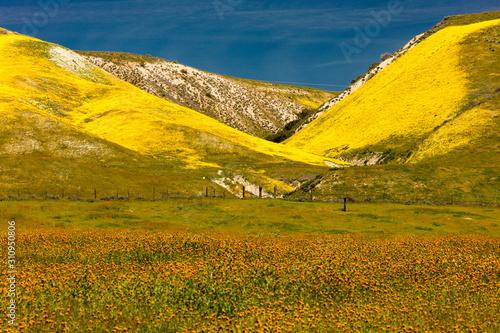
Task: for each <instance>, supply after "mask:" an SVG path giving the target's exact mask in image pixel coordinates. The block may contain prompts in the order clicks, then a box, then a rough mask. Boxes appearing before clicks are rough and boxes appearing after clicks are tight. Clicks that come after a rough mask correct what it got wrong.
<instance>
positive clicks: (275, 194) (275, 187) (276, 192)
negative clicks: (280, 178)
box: [274, 185, 278, 199]
mask: <svg viewBox="0 0 500 333" xmlns="http://www.w3.org/2000/svg"><path fill="white" fill-rule="evenodd" d="M277 196H278V186H276V185H274V199H276V197H277Z"/></svg>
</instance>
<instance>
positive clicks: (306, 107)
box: [80, 52, 336, 137]
mask: <svg viewBox="0 0 500 333" xmlns="http://www.w3.org/2000/svg"><path fill="white" fill-rule="evenodd" d="M80 54H82V55H83V56H85V57H86V59H87V60H89V61H90V62H92V63H93V64H95V65H97V66H99V67H100V68H102V69H104V70H105V71H107V72H108V73H110V74H112V75H115V76H117V77H119V78H121V79H122V80H124V81H127V82H129V83H131V84H133V85H135V86H137V87H138V88H140V89H142V90H144V91H146V92H148V93H150V94H153V95H156V96H158V97H160V98H163V99H165V100H168V101H170V102H173V103H176V104H179V105H182V106H186V107H188V108H190V109H193V110H196V111H198V112H201V113H203V114H205V115H207V116H210V117H212V118H214V119H217V120H219V121H221V122H223V123H225V124H227V125H229V126H231V127H233V128H236V129H239V130H241V131H243V132H246V133H248V134H251V135H254V136H258V137H266V136H268V135H269V134H272V133H276V132H278V131H279V130H280V129H281V128H283V127H284V126H285V125H286V124H287V123H289V122H291V121H294V120H296V119H298V118H299V117H301V115H305V114H306V113H309V112H310V111H311V110H313V109H316V108H317V107H319V106H320V105H321V104H323V103H324V102H326V101H327V100H329V99H330V98H332V97H333V96H335V95H336V93H332V92H327V91H323V90H319V89H313V88H304V87H296V86H289V85H282V84H274V83H267V82H260V81H253V80H245V79H238V78H233V77H228V76H223V75H218V74H213V73H209V72H205V71H202V70H199V69H196V68H193V67H189V66H185V65H182V64H179V63H177V62H173V61H167V60H164V59H160V58H155V57H152V56H140V55H132V54H126V53H117V52H80Z"/></svg>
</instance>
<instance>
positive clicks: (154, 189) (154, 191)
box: [153, 187, 156, 200]
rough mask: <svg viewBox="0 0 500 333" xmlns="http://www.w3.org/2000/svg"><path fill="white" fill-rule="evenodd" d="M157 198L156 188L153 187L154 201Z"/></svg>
mask: <svg viewBox="0 0 500 333" xmlns="http://www.w3.org/2000/svg"><path fill="white" fill-rule="evenodd" d="M155 197H156V188H155V187H153V200H155Z"/></svg>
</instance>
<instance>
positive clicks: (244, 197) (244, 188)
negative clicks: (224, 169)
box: [243, 186, 245, 199]
mask: <svg viewBox="0 0 500 333" xmlns="http://www.w3.org/2000/svg"><path fill="white" fill-rule="evenodd" d="M243 199H245V186H243Z"/></svg>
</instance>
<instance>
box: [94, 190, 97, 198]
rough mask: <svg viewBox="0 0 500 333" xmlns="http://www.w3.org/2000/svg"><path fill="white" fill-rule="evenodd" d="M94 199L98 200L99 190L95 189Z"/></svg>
mask: <svg viewBox="0 0 500 333" xmlns="http://www.w3.org/2000/svg"><path fill="white" fill-rule="evenodd" d="M94 200H97V190H96V189H94Z"/></svg>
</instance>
